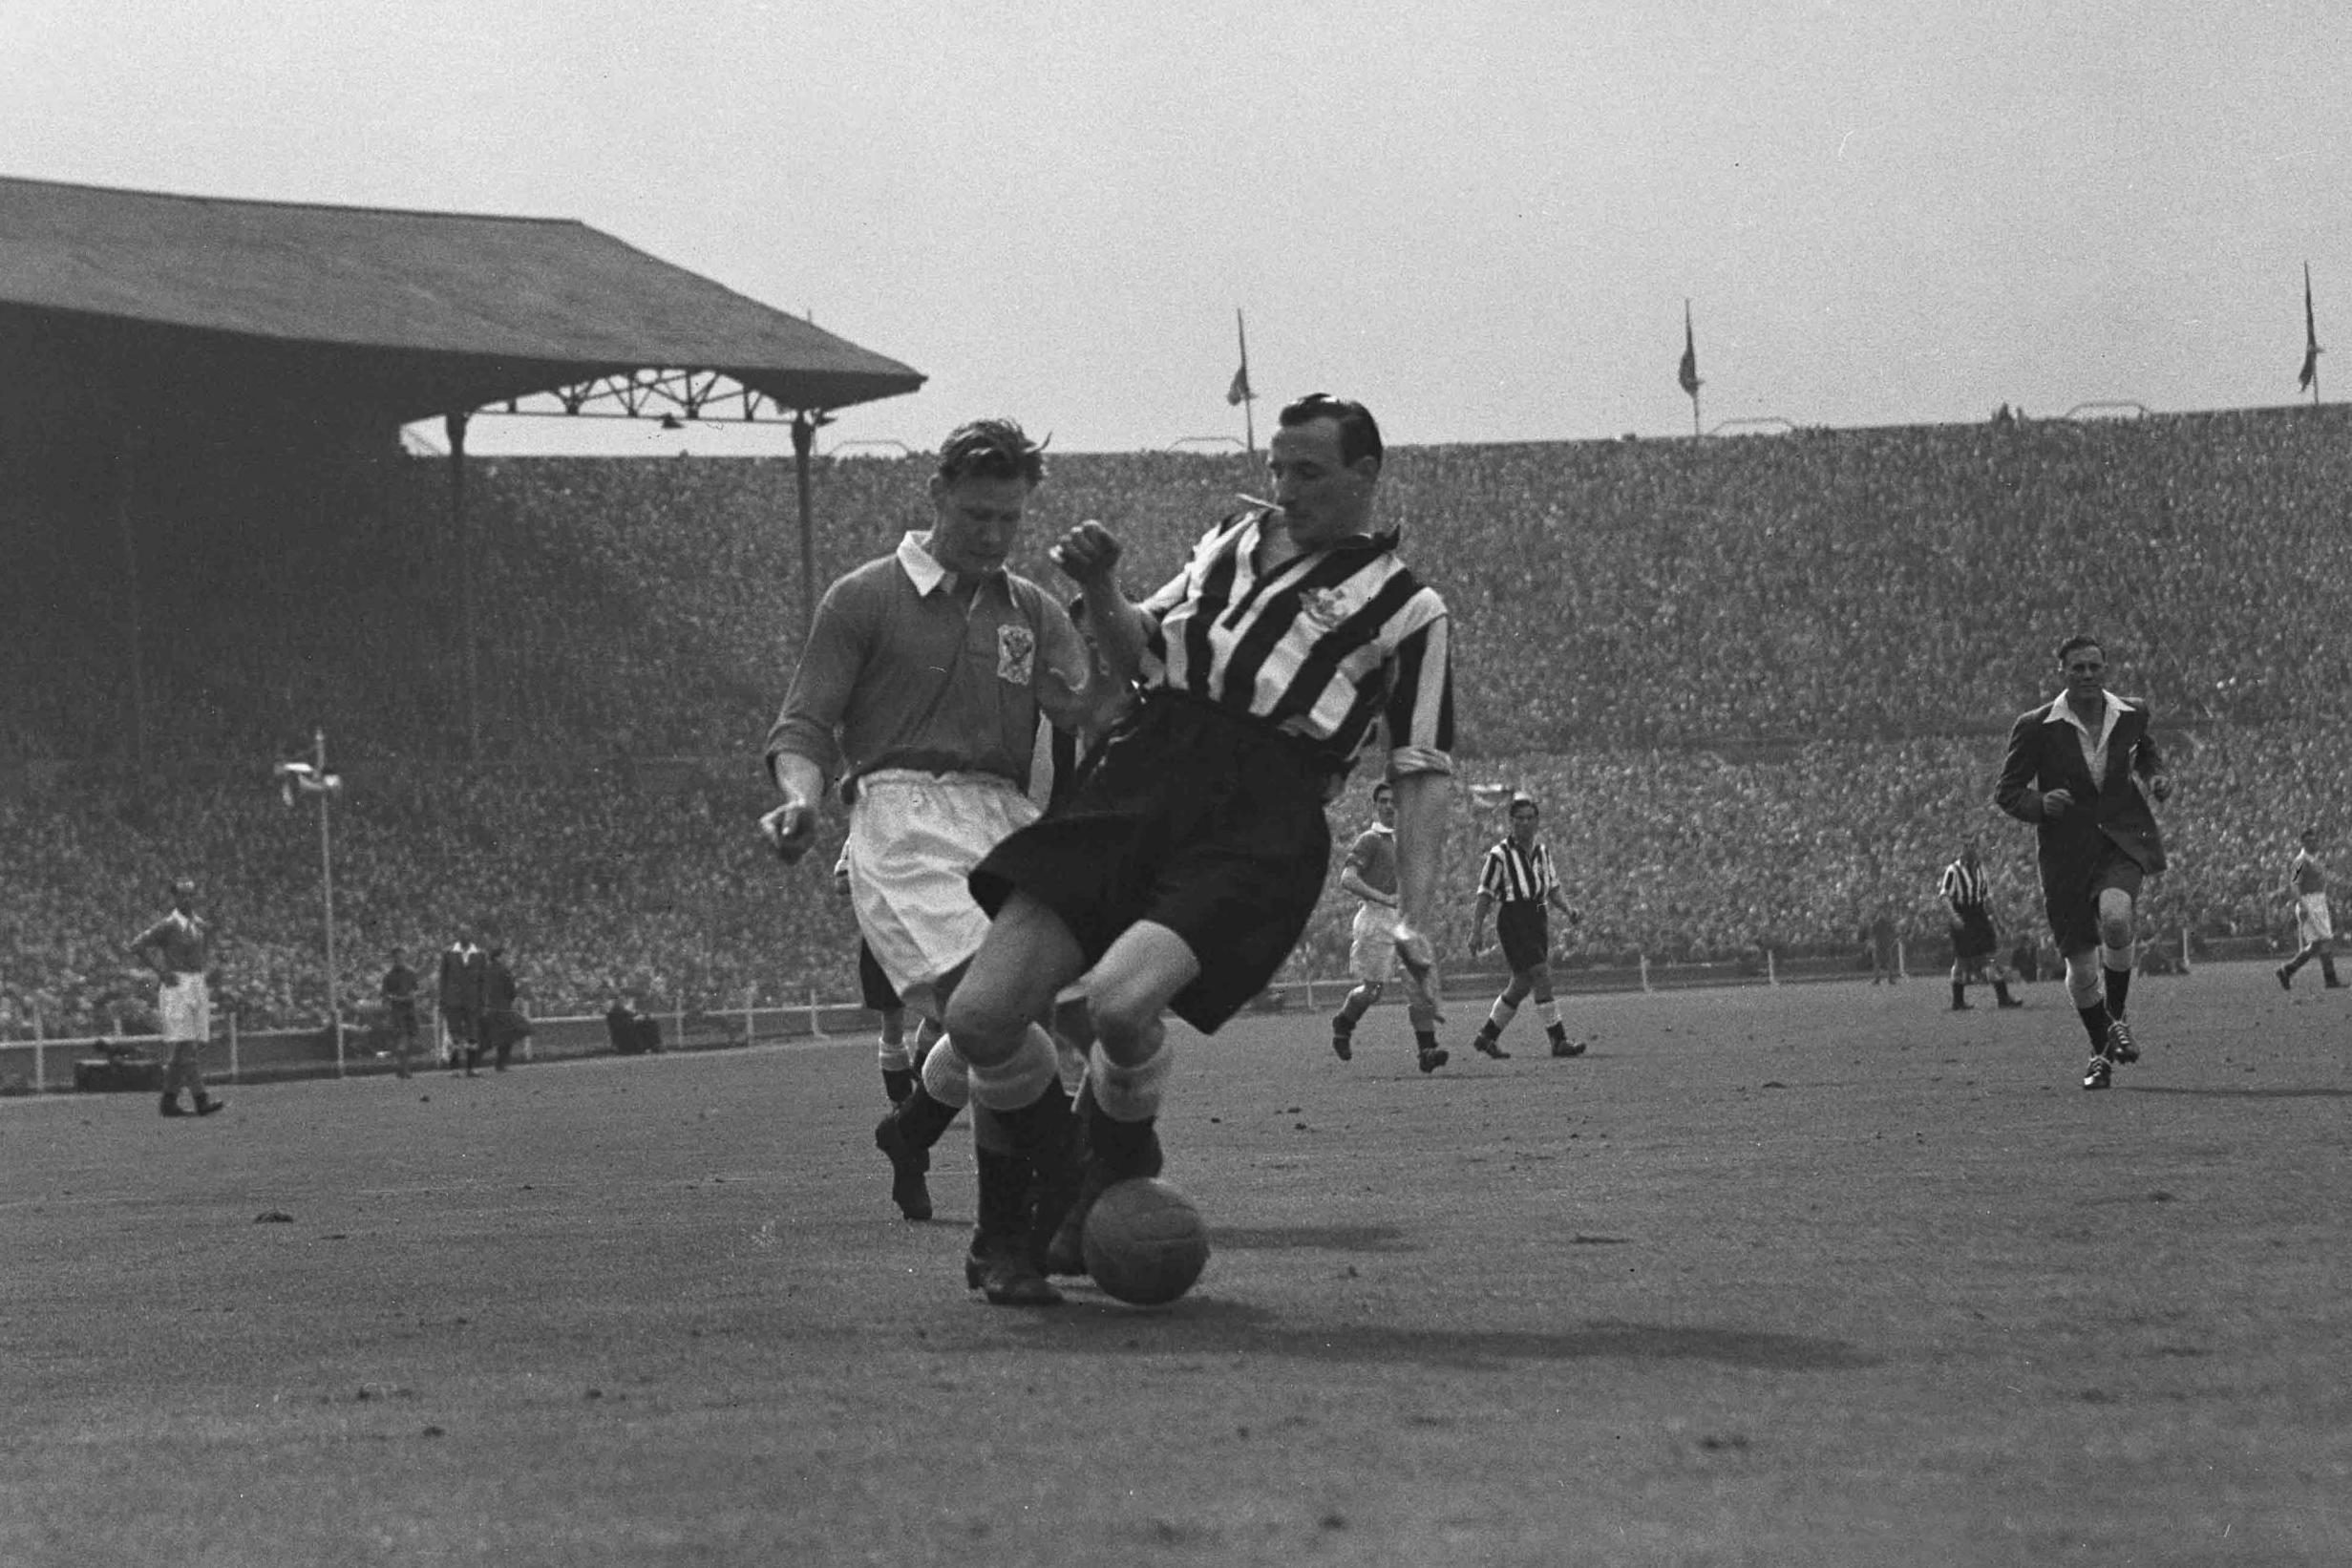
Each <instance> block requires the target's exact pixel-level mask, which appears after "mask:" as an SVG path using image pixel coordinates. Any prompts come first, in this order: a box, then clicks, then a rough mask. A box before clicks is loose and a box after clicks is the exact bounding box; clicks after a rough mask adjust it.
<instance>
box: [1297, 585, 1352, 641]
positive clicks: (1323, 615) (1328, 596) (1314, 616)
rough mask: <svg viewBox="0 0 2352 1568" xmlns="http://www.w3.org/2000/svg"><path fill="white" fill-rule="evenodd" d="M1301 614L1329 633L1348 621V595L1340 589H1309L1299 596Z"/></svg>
mask: <svg viewBox="0 0 2352 1568" xmlns="http://www.w3.org/2000/svg"><path fill="white" fill-rule="evenodd" d="M1299 613H1300V614H1301V615H1303V616H1304V617H1305V618H1306V619H1307V620H1308V621H1311V622H1313V623H1314V624H1315V625H1318V626H1321V627H1322V628H1323V629H1324V630H1325V631H1328V630H1329V629H1331V628H1332V627H1333V626H1336V625H1339V624H1340V623H1341V622H1342V621H1345V620H1346V619H1347V595H1346V592H1345V591H1344V590H1342V589H1339V588H1309V589H1307V590H1306V591H1305V592H1304V593H1303V594H1301V595H1299Z"/></svg>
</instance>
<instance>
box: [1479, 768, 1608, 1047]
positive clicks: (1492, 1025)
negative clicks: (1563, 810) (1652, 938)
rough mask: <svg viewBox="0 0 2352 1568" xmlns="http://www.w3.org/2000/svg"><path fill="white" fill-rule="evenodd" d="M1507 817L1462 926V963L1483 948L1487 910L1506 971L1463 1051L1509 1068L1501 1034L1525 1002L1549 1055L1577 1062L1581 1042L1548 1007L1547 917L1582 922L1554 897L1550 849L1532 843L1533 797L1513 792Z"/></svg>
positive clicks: (1536, 811)
mask: <svg viewBox="0 0 2352 1568" xmlns="http://www.w3.org/2000/svg"><path fill="white" fill-rule="evenodd" d="M1510 816H1511V831H1510V832H1509V833H1508V834H1506V835H1504V836H1503V838H1502V841H1501V842H1500V843H1497V844H1496V845H1495V846H1494V848H1492V849H1490V850H1488V851H1487V852H1486V864H1485V865H1483V866H1481V867H1480V868H1479V871H1478V902H1477V906H1476V908H1475V909H1473V911H1472V914H1471V918H1470V956H1471V957H1473V958H1476V957H1477V956H1478V954H1479V953H1480V951H1482V950H1483V949H1484V948H1485V946H1486V917H1487V911H1488V910H1489V909H1493V910H1494V935H1495V936H1496V937H1497V938H1498V939H1499V940H1500V941H1501V943H1502V948H1503V962H1504V963H1505V964H1509V965H1510V966H1511V984H1509V985H1506V986H1504V987H1503V990H1502V994H1501V995H1500V996H1497V997H1496V998H1495V999H1494V1006H1493V1007H1492V1008H1491V1009H1489V1011H1488V1013H1487V1017H1486V1022H1485V1023H1483V1024H1481V1025H1479V1026H1478V1035H1477V1038H1476V1039H1474V1040H1473V1041H1471V1048H1472V1049H1474V1050H1476V1051H1478V1052H1479V1053H1480V1054H1481V1055H1485V1056H1492V1057H1494V1059H1495V1060H1496V1061H1498V1062H1500V1061H1508V1060H1510V1057H1511V1052H1509V1051H1507V1050H1505V1049H1503V1047H1502V1038H1503V1030H1504V1029H1506V1028H1509V1027H1510V1025H1511V1020H1512V1019H1513V1018H1515V1017H1516V1016H1517V1015H1518V1011H1519V1004H1520V1003H1522V1002H1524V1001H1526V1000H1527V998H1528V997H1529V996H1530V995H1531V994H1532V995H1533V996H1534V997H1535V999H1536V1017H1538V1018H1540V1019H1542V1020H1543V1032H1544V1033H1545V1034H1546V1035H1548V1036H1550V1038H1551V1041H1552V1054H1553V1055H1555V1056H1581V1055H1583V1054H1584V1042H1582V1041H1581V1040H1571V1039H1569V1038H1568V1026H1567V1025H1565V1024H1563V1023H1561V1022H1560V1016H1559V1004H1558V1003H1557V1002H1555V1001H1553V1000H1552V962H1551V955H1552V919H1551V915H1550V910H1551V909H1553V908H1557V909H1558V911H1559V912H1560V914H1561V915H1562V916H1564V917H1565V918H1566V919H1567V922H1568V923H1569V924H1571V925H1574V924H1576V923H1577V922H1578V921H1579V920H1580V919H1581V918H1582V917H1581V916H1579V914H1578V913H1577V911H1576V909H1575V908H1574V907H1573V906H1572V905H1570V903H1569V902H1568V896H1567V895H1566V894H1565V893H1563V892H1561V891H1560V885H1559V878H1558V877H1557V875H1555V874H1554V872H1553V870H1552V851H1551V849H1550V848H1549V847H1548V846H1546V845H1545V844H1544V843H1543V842H1542V841H1541V840H1540V839H1538V838H1537V837H1536V824H1537V823H1539V822H1540V821H1541V820H1542V819H1543V808H1541V807H1540V806H1538V805H1536V798H1535V796H1533V795H1528V794H1525V793H1524V792H1521V793H1518V794H1515V795H1512V797H1511V806H1510Z"/></svg>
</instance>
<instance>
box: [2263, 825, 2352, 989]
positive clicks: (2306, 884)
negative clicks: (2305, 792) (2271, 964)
mask: <svg viewBox="0 0 2352 1568" xmlns="http://www.w3.org/2000/svg"><path fill="white" fill-rule="evenodd" d="M2287 896H2288V897H2289V898H2291V899H2293V900H2294V901H2295V940H2296V941H2297V942H2298V943H2300V945H2299V947H2298V948H2297V949H2296V952H2295V956H2294V957H2293V958H2291V959H2289V960H2287V961H2286V962H2285V963H2284V964H2280V965H2279V966H2278V968H2277V969H2276V970H2274V971H2273V973H2275V974H2277V975H2278V988H2279V989H2280V990H2282V991H2291V990H2293V989H2294V988H2295V971H2296V970H2298V969H2299V968H2301V967H2302V966H2303V965H2304V964H2308V963H2310V962H2311V961H2312V960H2313V959H2315V958H2316V959H2318V960H2319V961H2320V984H2321V985H2322V987H2323V988H2324V989H2327V990H2331V991H2337V990H2341V989H2342V988H2343V982H2342V981H2341V980H2338V979H2337V978H2336V922H2335V919H2334V917H2333V916H2332V915H2330V914H2329V912H2328V907H2327V867H2325V866H2323V865H2321V864H2320V832H2319V830H2318V829H2317V828H2305V829H2304V830H2303V836H2302V840H2301V842H2300V843H2299V844H2298V846H2297V847H2296V851H2295V859H2294V860H2293V862H2292V863H2290V864H2289V865H2288V867H2287Z"/></svg>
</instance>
